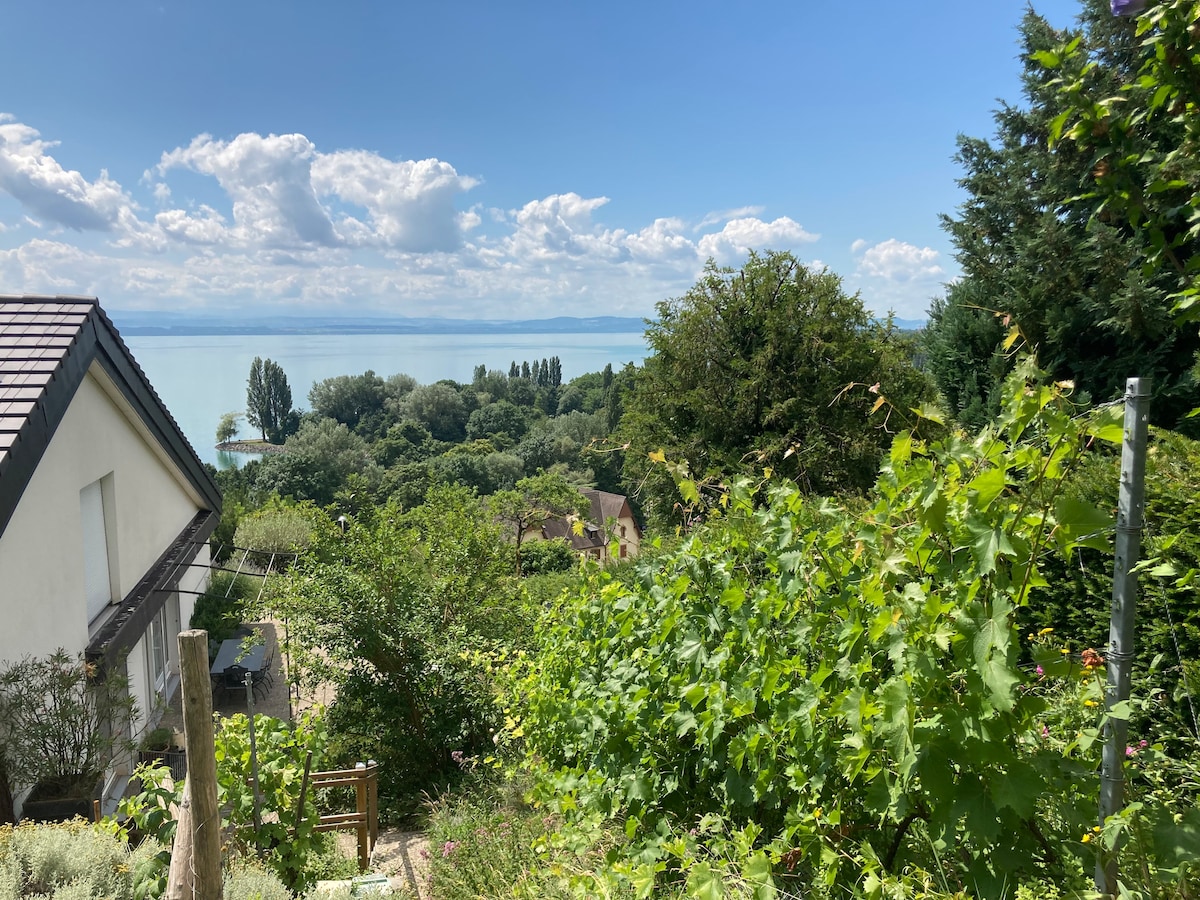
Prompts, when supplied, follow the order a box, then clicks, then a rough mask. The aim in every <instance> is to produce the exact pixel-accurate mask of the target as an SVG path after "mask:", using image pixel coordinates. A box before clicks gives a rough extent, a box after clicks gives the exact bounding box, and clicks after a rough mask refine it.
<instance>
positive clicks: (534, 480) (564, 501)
mask: <svg viewBox="0 0 1200 900" xmlns="http://www.w3.org/2000/svg"><path fill="white" fill-rule="evenodd" d="M490 505H491V509H492V512H493V514H494V515H495V516H496V518H497V519H498V520H499V521H501V522H503V523H505V524H506V525H507V526H508V527H509V528H510V529H511V530H512V535H513V540H514V542H515V543H516V549H517V553H516V557H517V559H516V562H517V574H518V575H520V574H521V544H522V542H523V541H524V539H525V536H526V534H527V532H529V531H530V530H531V529H535V528H541V527H542V525H544V524H545V523H546V522H547V521H548V520H550V519H553V518H560V517H562V518H565V517H567V516H571V515H576V516H581V517H582V516H586V515H587V514H588V511H589V510H590V509H591V505H590V504H589V503H588V501H587V499H586V498H585V497H584V496H583V494H581V493H579V490H578V489H577V488H576V487H575V486H574V485H572V484H571V483H570V482H569V481H567V480H566V479H565V478H564V477H563V476H561V475H557V474H549V473H544V472H543V473H539V474H537V475H531V476H529V477H528V478H522V479H521V480H520V481H518V482H517V484H516V488H515V489H514V490H511V491H498V492H497V493H495V494H493V495H492V497H491V500H490Z"/></svg>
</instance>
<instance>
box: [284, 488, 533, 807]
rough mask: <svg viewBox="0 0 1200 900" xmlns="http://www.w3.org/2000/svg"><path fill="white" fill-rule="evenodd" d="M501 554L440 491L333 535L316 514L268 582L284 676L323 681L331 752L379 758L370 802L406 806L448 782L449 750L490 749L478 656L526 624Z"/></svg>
mask: <svg viewBox="0 0 1200 900" xmlns="http://www.w3.org/2000/svg"><path fill="white" fill-rule="evenodd" d="M511 562H512V558H511V556H510V555H509V548H508V546H507V545H506V544H505V542H504V540H503V537H502V536H501V533H500V529H499V527H498V526H497V524H496V522H495V521H494V519H493V518H492V516H491V515H490V514H489V513H488V512H487V511H486V510H484V509H483V508H482V507H481V505H480V503H479V501H478V498H476V497H475V496H473V495H472V494H471V493H470V492H469V491H466V490H464V489H462V488H458V487H448V486H439V487H436V488H434V489H432V490H431V491H430V492H429V496H428V498H427V500H426V502H425V503H424V504H423V505H421V506H419V507H417V508H416V509H413V510H409V511H402V510H400V509H399V508H398V507H397V506H396V505H395V504H394V503H390V504H388V505H387V506H384V507H380V508H378V509H375V508H368V509H364V510H363V511H362V512H361V513H360V515H359V516H357V517H356V518H355V519H354V520H353V521H352V522H350V523H349V526H348V528H347V529H346V530H345V531H344V532H343V531H342V529H341V528H339V527H338V525H337V523H335V522H332V521H329V520H328V518H323V519H322V521H321V523H320V524H319V526H318V528H317V537H316V540H315V541H314V544H313V548H312V550H311V551H310V552H309V553H308V554H306V555H304V556H302V557H301V559H300V560H299V561H298V562H297V564H296V567H295V568H294V569H293V570H292V571H291V572H290V573H288V577H286V578H284V579H280V581H279V582H278V586H279V590H278V591H277V592H276V595H275V596H273V597H272V601H271V602H272V606H273V607H274V608H275V609H276V610H277V611H278V613H279V614H280V615H281V616H285V617H286V618H287V620H288V625H289V636H290V640H291V660H292V670H291V671H293V672H296V673H298V675H299V677H300V681H301V684H302V685H303V686H304V687H309V686H316V685H319V684H322V683H332V684H334V685H335V686H336V699H335V700H334V702H333V703H332V704H331V706H330V708H329V713H328V721H329V727H330V755H331V756H332V757H333V758H334V759H335V760H337V761H338V762H340V763H346V764H352V763H354V762H356V761H364V760H367V759H374V760H376V761H378V762H379V764H380V784H379V788H380V797H381V810H385V811H389V812H400V813H401V814H403V813H405V812H412V811H415V809H416V808H417V804H418V803H419V802H420V796H421V793H422V792H424V791H435V790H437V789H438V788H439V787H442V786H445V785H447V784H450V783H452V782H453V781H454V780H455V779H456V778H457V775H458V767H457V766H456V765H455V764H454V762H453V757H452V754H453V753H454V752H456V751H457V752H462V753H465V754H467V755H481V754H482V753H483V752H485V751H487V750H488V749H489V748H492V747H493V746H494V745H493V734H494V732H495V731H496V729H497V728H499V726H500V725H501V724H502V722H503V716H502V714H501V713H500V711H499V709H498V707H497V706H496V704H495V686H494V683H493V677H494V668H493V667H492V665H491V663H490V659H491V658H492V655H493V654H499V653H501V652H503V651H504V650H506V649H507V648H509V647H510V646H512V644H513V643H514V642H515V641H518V640H521V639H524V637H525V636H526V635H528V633H529V631H530V624H529V618H528V615H527V613H526V608H525V606H526V605H525V604H524V602H523V593H522V590H521V584H520V582H519V581H518V580H517V579H516V577H515V576H513V575H512V574H511Z"/></svg>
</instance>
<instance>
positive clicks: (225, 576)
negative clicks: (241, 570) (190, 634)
mask: <svg viewBox="0 0 1200 900" xmlns="http://www.w3.org/2000/svg"><path fill="white" fill-rule="evenodd" d="M259 584H260V582H259V579H257V578H254V577H252V576H249V575H239V574H237V573H235V572H224V571H216V572H214V573H213V575H212V578H211V580H210V581H209V583H208V587H207V588H205V590H204V593H203V594H201V595H200V596H199V597H197V598H196V606H195V608H194V609H193V610H192V618H191V621H190V622H189V623H188V627H190V628H202V629H204V630H205V631H207V632H208V643H209V646H210V647H211V646H214V645H216V646H219V645H220V643H221V641H225V640H228V639H229V638H231V637H233V633H234V631H236V630H237V627H238V626H239V625H241V623H242V622H243V621H244V620H245V618H246V616H245V612H246V602H247V601H248V600H250V599H251V598H253V597H256V596H258V588H259Z"/></svg>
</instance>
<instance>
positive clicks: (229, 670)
mask: <svg viewBox="0 0 1200 900" xmlns="http://www.w3.org/2000/svg"><path fill="white" fill-rule="evenodd" d="M249 672H250V670H249V669H247V668H246V667H245V666H239V665H237V664H236V663H235V664H234V665H232V666H226V667H225V671H224V672H223V673H222V674H221V693H222V695H225V694H228V693H229V692H230V691H244V690H245V689H246V675H247V674H248V673H249ZM251 681H253V676H251Z"/></svg>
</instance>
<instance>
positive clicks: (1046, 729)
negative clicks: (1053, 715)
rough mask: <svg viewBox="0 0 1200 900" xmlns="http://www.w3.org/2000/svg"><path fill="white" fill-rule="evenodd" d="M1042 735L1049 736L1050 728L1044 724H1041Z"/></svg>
mask: <svg viewBox="0 0 1200 900" xmlns="http://www.w3.org/2000/svg"><path fill="white" fill-rule="evenodd" d="M1042 737H1044V738H1048V737H1050V729H1049V728H1047V727H1046V726H1045V725H1043V726H1042Z"/></svg>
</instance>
